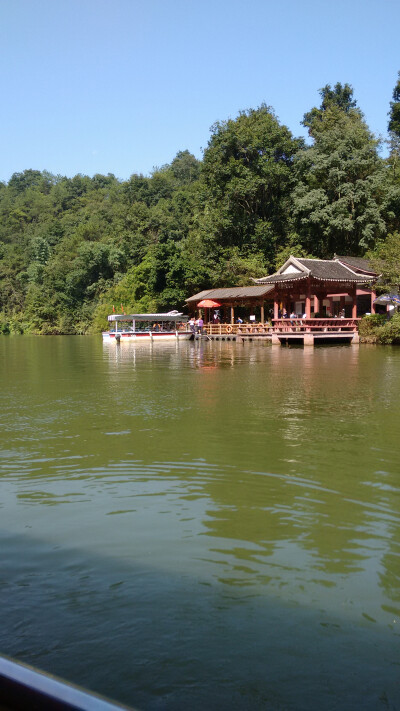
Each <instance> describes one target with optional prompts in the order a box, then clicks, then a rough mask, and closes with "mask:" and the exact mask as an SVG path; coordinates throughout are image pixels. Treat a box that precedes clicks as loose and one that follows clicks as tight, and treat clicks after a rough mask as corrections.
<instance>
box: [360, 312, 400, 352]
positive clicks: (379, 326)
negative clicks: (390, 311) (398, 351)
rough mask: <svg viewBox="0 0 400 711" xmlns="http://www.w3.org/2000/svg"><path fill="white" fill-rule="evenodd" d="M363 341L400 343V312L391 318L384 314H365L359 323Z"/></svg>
mask: <svg viewBox="0 0 400 711" xmlns="http://www.w3.org/2000/svg"><path fill="white" fill-rule="evenodd" d="M359 334H360V341H361V343H377V344H380V345H392V344H400V313H396V314H394V315H393V316H392V318H391V319H390V320H388V319H387V317H386V316H385V315H384V314H383V315H381V314H371V316H364V318H362V319H361V321H360V324H359Z"/></svg>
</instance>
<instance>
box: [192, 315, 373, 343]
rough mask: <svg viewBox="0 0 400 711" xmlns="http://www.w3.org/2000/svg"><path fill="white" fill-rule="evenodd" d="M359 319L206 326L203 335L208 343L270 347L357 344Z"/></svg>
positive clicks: (317, 319) (316, 319)
mask: <svg viewBox="0 0 400 711" xmlns="http://www.w3.org/2000/svg"><path fill="white" fill-rule="evenodd" d="M358 322H359V319H353V318H311V319H302V318H295V319H273V320H272V323H250V324H247V323H246V324H238V323H235V324H226V323H220V324H212V323H209V324H206V326H205V327H204V330H203V333H204V335H205V336H206V337H207V338H209V339H210V340H224V341H225V340H232V341H237V340H241V341H253V340H254V341H255V340H257V341H258V340H264V339H265V340H268V341H271V342H272V344H273V345H281V343H286V342H296V341H300V342H303V344H304V345H308V346H313V345H314V342H315V341H319V342H321V341H327V342H329V341H333V340H340V341H343V340H344V341H350V342H352V343H358V342H359V336H358Z"/></svg>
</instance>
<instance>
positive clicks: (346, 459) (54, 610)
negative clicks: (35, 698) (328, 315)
mask: <svg viewBox="0 0 400 711" xmlns="http://www.w3.org/2000/svg"><path fill="white" fill-rule="evenodd" d="M0 358H1V360H0V362H1V376H0V382H1V388H0V401H1V407H0V436H1V444H2V447H1V453H0V493H1V496H0V564H1V568H0V602H1V607H0V609H1V626H0V652H1V653H4V654H7V655H10V656H13V657H16V658H18V659H20V660H22V661H25V662H28V663H31V664H33V665H35V666H37V667H39V668H42V669H45V670H48V671H50V672H52V673H55V674H57V675H60V676H62V677H64V678H67V679H69V680H72V681H74V682H76V683H79V684H82V685H84V686H85V687H87V688H89V689H92V690H95V691H98V692H100V693H104V694H106V695H108V696H110V697H112V698H115V699H117V700H120V701H123V702H125V703H129V704H131V705H133V706H135V707H137V708H139V709H146V710H147V709H148V710H150V711H153V710H159V709H171V710H172V709H174V710H180V709H187V708H190V709H195V710H196V709H210V710H211V709H272V710H274V711H275V710H286V709H287V710H292V709H293V710H300V709H301V710H304V711H313V710H318V711H319V710H320V709H325V710H326V709H328V710H329V709H335V710H336V709H338V710H339V709H363V711H368V710H369V709H385V710H386V709H392V710H393V709H400V689H399V679H400V655H399V651H400V639H399V634H400V585H399V583H400V580H399V578H400V559H399V553H400V545H399V542H400V526H399V523H400V516H399V502H400V497H399V493H400V449H399V432H400V398H399V392H400V349H395V348H390V347H387V348H376V347H369V346H361V347H360V348H357V347H355V346H342V347H332V346H330V347H319V348H315V349H311V348H310V349H307V348H305V349H303V348H275V347H267V346H265V345H261V344H260V345H259V344H246V345H241V344H236V343H221V342H216V343H208V342H207V343H204V344H198V343H196V344H194V343H181V344H179V345H176V344H175V343H172V344H170V345H169V344H168V345H167V344H165V343H164V344H163V345H159V344H156V345H154V346H153V347H152V346H151V345H146V344H141V345H138V346H135V345H133V344H122V345H121V346H116V345H115V344H110V345H108V346H103V344H102V343H101V338H98V337H87V338H79V337H49V338H28V337H27V338H25V337H24V338H7V337H3V338H1V340H0Z"/></svg>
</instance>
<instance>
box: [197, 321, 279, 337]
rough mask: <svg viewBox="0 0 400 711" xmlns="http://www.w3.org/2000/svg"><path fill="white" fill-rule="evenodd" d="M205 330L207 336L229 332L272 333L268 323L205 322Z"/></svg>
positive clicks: (227, 333)
mask: <svg viewBox="0 0 400 711" xmlns="http://www.w3.org/2000/svg"><path fill="white" fill-rule="evenodd" d="M204 330H205V332H206V333H207V334H208V335H209V336H225V335H229V334H237V333H239V334H240V333H242V334H246V333H247V334H250V333H272V332H273V327H272V326H271V324H270V323H232V324H230V323H207V324H206V326H205V329H204Z"/></svg>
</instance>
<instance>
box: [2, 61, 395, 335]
mask: <svg viewBox="0 0 400 711" xmlns="http://www.w3.org/2000/svg"><path fill="white" fill-rule="evenodd" d="M320 93H321V105H320V106H319V107H314V108H312V109H311V110H310V111H309V112H308V113H307V114H306V115H305V116H304V120H303V123H304V125H305V126H307V127H308V131H309V135H310V142H309V144H308V142H307V145H306V143H305V142H304V141H303V140H302V139H299V138H295V137H294V136H292V134H291V132H290V131H289V129H288V128H287V127H286V126H284V125H283V124H282V123H281V122H280V121H279V120H278V119H277V117H276V116H275V114H274V111H273V110H272V109H271V108H270V107H268V106H265V105H263V106H261V107H259V108H258V109H255V110H253V109H251V110H248V111H243V112H241V113H240V114H239V116H238V117H237V118H236V119H234V120H231V119H229V120H227V121H222V122H218V123H216V124H215V125H214V126H213V127H212V128H211V136H210V140H209V143H208V146H207V148H206V149H205V151H204V155H203V160H202V161H198V160H197V159H196V158H195V157H194V156H193V155H191V154H190V153H189V152H188V151H185V150H183V151H181V152H179V153H178V154H177V156H176V157H175V159H174V160H173V161H172V163H171V164H170V165H166V166H163V167H162V168H159V169H155V170H154V171H153V173H152V174H151V176H150V177H144V176H142V175H132V176H131V177H130V179H129V180H127V181H121V180H119V179H118V178H116V177H115V176H114V175H112V174H108V175H95V176H94V177H93V178H90V177H88V176H85V175H76V176H75V177H74V178H67V177H63V176H60V175H57V176H55V175H51V174H50V173H47V172H46V171H42V172H40V171H38V170H32V169H29V170H25V171H24V172H23V173H15V174H14V175H13V176H12V177H11V179H10V181H9V182H8V184H4V183H0V216H1V217H0V330H1V331H2V332H3V333H9V332H20V333H22V332H28V333H29V332H30V333H42V334H50V333H86V332H89V331H93V330H101V329H102V328H104V326H105V323H106V320H105V316H106V315H107V313H110V311H111V310H112V307H113V305H114V306H115V308H116V309H117V310H120V308H121V304H122V305H123V307H124V309H125V311H127V312H130V311H152V310H166V309H170V308H182V307H183V306H184V300H185V298H186V297H187V296H190V295H191V294H193V293H194V292H196V291H199V290H201V289H203V288H207V287H212V286H231V285H244V284H248V283H249V279H250V277H257V276H262V275H264V274H266V273H268V272H271V271H274V270H275V268H276V267H277V266H279V265H280V264H281V263H282V262H283V261H284V259H285V258H286V257H287V256H288V255H289V254H290V253H293V254H296V255H298V256H315V257H323V258H325V257H331V256H332V255H333V253H334V252H337V253H339V254H349V255H350V254H351V255H364V254H366V253H367V254H368V255H369V256H370V257H372V258H373V259H375V260H376V261H377V263H379V265H380V266H381V267H382V265H387V267H386V266H385V267H382V268H385V269H386V272H385V278H386V279H387V283H388V285H389V284H390V285H391V286H392V285H393V286H396V284H397V282H398V281H400V276H399V275H400V234H399V231H400V74H399V80H398V82H397V85H396V86H395V88H394V92H393V101H392V102H391V103H390V105H389V106H388V112H389V113H388V129H389V133H388V143H389V151H390V153H389V157H388V158H385V159H383V158H382V157H380V154H379V143H378V141H377V139H376V138H375V137H374V136H373V135H372V134H371V132H370V130H369V128H368V126H367V125H366V123H365V120H364V117H363V114H362V113H361V111H360V109H359V108H358V107H357V104H356V101H355V100H354V97H353V91H352V89H351V87H350V86H348V85H347V84H346V85H341V84H337V85H336V86H335V87H334V88H332V87H330V86H326V87H324V89H322V90H321V92H320Z"/></svg>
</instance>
